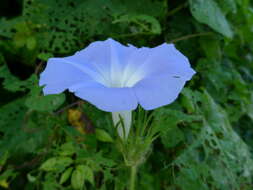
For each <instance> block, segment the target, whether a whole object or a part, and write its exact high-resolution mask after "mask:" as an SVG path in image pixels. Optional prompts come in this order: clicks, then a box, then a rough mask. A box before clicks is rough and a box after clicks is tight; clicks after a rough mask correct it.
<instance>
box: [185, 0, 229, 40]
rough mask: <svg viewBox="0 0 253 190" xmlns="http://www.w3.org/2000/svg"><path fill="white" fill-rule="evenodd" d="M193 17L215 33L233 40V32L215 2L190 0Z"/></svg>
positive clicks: (212, 0)
mask: <svg viewBox="0 0 253 190" xmlns="http://www.w3.org/2000/svg"><path fill="white" fill-rule="evenodd" d="M189 3H190V10H191V13H192V15H193V17H194V18H195V19H196V20H197V21H199V22H200V23H203V24H207V25H208V26H210V27H211V28H212V29H214V30H215V31H217V32H219V33H221V34H223V35H224V36H226V37H229V38H232V37H233V31H232V30H231V27H230V25H229V23H228V21H227V19H226V17H225V16H224V14H223V12H222V11H221V9H220V7H219V6H218V4H217V3H216V2H215V1H214V0H189Z"/></svg>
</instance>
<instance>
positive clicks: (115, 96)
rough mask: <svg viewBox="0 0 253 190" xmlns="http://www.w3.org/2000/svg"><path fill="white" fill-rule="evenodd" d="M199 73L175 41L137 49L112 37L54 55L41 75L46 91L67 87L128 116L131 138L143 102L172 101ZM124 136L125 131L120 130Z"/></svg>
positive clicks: (147, 104) (115, 114)
mask: <svg viewBox="0 0 253 190" xmlns="http://www.w3.org/2000/svg"><path fill="white" fill-rule="evenodd" d="M194 74H195V71H194V70H193V69H192V68H191V66H190V63H189V61H188V59H187V58H186V57H185V56H184V55H183V54H182V53H180V52H179V51H178V50H177V49H176V48H175V46H174V45H173V44H167V43H164V44H161V45H159V46H157V47H154V48H148V47H142V48H137V47H134V46H132V45H128V46H125V45H122V44H120V43H119V42H117V41H115V40H113V39H108V40H105V41H96V42H93V43H91V44H90V45H89V46H88V47H87V48H85V49H83V50H81V51H78V52H76V53H75V54H74V55H72V56H68V57H62V58H50V59H49V60H48V62H47V66H46V68H45V70H44V71H43V72H42V73H41V75H40V81H39V84H40V86H44V88H43V92H44V94H45V95H47V94H58V93H61V92H63V91H65V90H67V89H68V90H69V91H70V92H73V93H74V94H75V95H76V96H77V97H79V98H81V99H83V100H86V101H87V102H90V103H91V104H93V105H95V106H96V107H97V108H99V109H101V110H103V111H107V112H112V113H113V121H114V123H115V124H116V123H117V122H118V121H119V120H120V116H121V118H122V119H123V122H124V127H125V136H127V135H128V132H129V130H130V126H131V111H132V110H134V109H136V107H137V105H138V104H140V105H141V106H142V107H143V109H145V110H152V109H155V108H158V107H160V106H164V105H167V104H170V103H172V102H173V101H174V100H175V99H176V98H177V97H178V95H179V93H180V91H181V90H182V88H183V87H184V85H185V83H186V81H188V80H190V79H191V78H192V76H193V75H194ZM119 134H120V136H123V129H122V128H121V129H119Z"/></svg>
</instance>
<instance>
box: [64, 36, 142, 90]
mask: <svg viewBox="0 0 253 190" xmlns="http://www.w3.org/2000/svg"><path fill="white" fill-rule="evenodd" d="M136 49H137V48H136V47H134V46H129V47H128V46H124V45H122V44H120V43H119V42H117V41H115V40H113V39H110V38H109V39H108V40H105V41H96V42H93V43H91V44H90V45H89V46H88V47H87V48H85V49H83V50H81V51H79V52H77V53H76V54H75V55H74V56H71V57H68V59H69V61H71V62H80V61H81V60H83V61H85V62H87V63H88V64H89V65H90V67H93V68H95V70H96V72H98V73H100V75H101V76H102V77H103V78H104V82H102V83H103V84H104V85H107V86H109V84H110V83H114V82H115V81H117V80H118V79H120V77H121V75H122V72H123V70H124V67H125V66H126V61H127V58H128V57H129V56H130V55H131V54H132V53H133V52H134V51H135V50H136ZM93 70H94V69H93Z"/></svg>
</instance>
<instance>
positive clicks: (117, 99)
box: [70, 82, 138, 112]
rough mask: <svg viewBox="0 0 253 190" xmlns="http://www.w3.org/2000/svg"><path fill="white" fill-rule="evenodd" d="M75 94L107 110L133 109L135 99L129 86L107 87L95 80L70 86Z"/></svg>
mask: <svg viewBox="0 0 253 190" xmlns="http://www.w3.org/2000/svg"><path fill="white" fill-rule="evenodd" d="M70 91H72V92H74V93H75V95H76V96H78V97H79V98H81V99H84V100H86V101H88V102H90V103H91V104H93V105H95V106H96V107H97V108H99V109H101V110H104V111H108V112H119V111H128V110H134V109H135V108H136V107H137V104H138V103H137V99H136V96H135V94H134V92H133V90H132V89H131V88H108V87H106V86H104V85H102V84H99V83H97V82H88V83H86V84H83V85H77V86H73V87H72V88H70Z"/></svg>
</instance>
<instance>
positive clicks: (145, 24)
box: [113, 15, 161, 34]
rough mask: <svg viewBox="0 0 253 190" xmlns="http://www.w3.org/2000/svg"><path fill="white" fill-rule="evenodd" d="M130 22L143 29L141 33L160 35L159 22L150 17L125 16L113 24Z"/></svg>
mask: <svg viewBox="0 0 253 190" xmlns="http://www.w3.org/2000/svg"><path fill="white" fill-rule="evenodd" d="M121 22H129V23H135V24H137V26H138V27H140V28H141V32H149V33H152V34H160V33H161V26H160V23H159V22H158V20H157V19H156V18H154V17H152V16H149V15H123V16H120V17H119V18H118V19H116V20H114V21H113V23H121Z"/></svg>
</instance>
